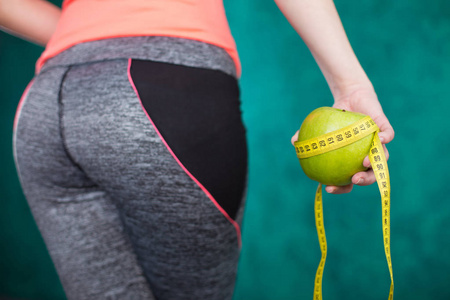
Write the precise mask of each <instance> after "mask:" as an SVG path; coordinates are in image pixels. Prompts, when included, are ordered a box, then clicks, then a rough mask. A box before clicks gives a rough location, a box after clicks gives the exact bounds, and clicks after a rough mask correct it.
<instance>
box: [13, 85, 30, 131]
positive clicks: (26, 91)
mask: <svg viewBox="0 0 450 300" xmlns="http://www.w3.org/2000/svg"><path fill="white" fill-rule="evenodd" d="M33 81H34V79H32V80H31V81H30V82H29V83H28V85H27V87H26V88H25V91H24V92H23V94H22V97H20V100H19V104H18V105H17V109H16V115H15V116H14V123H13V124H14V125H13V131H16V128H17V123H18V122H19V115H20V112H21V111H22V107H23V103H24V102H25V98H26V97H27V95H28V92H29V91H30V88H31V85H32V84H33Z"/></svg>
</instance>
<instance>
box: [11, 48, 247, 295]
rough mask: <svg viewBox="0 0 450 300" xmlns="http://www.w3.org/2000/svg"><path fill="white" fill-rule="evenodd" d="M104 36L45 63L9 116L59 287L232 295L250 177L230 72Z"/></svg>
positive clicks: (83, 291)
mask: <svg viewBox="0 0 450 300" xmlns="http://www.w3.org/2000/svg"><path fill="white" fill-rule="evenodd" d="M111 42H113V43H117V40H115V41H110V42H108V41H105V42H103V47H100V46H101V45H102V44H101V43H100V44H98V43H97V44H95V43H94V45H92V44H91V45H88V46H85V48H84V50H80V49H78V50H77V51H76V52H74V53H76V54H77V55H75V56H74V55H73V54H72V55H71V56H72V57H75V58H74V59H73V61H71V59H69V58H67V57H66V58H64V59H61V57H60V58H58V59H59V60H60V61H59V62H55V61H54V62H53V63H49V64H48V65H47V67H44V69H43V70H42V71H41V72H40V74H38V75H37V76H36V77H35V78H34V80H33V81H32V83H31V84H30V88H29V89H28V90H27V91H26V93H25V94H24V97H23V99H22V101H21V104H20V105H19V109H18V113H17V116H16V124H15V134H14V147H15V151H14V154H15V159H16V165H17V169H18V173H19V176H20V181H21V184H22V187H23V190H24V193H25V196H26V198H27V200H28V203H29V206H30V208H31V211H32V213H33V216H34V218H35V220H36V223H37V225H38V227H39V229H40V232H41V234H42V236H43V238H44V241H45V243H46V245H47V248H48V251H49V253H50V255H51V258H52V260H53V262H54V265H55V267H56V270H57V272H58V275H59V277H60V279H61V282H62V284H63V287H64V290H65V292H66V295H67V297H68V298H69V299H160V300H166V299H174V300H176V299H221V300H224V299H231V298H232V294H233V289H234V282H235V277H236V272H237V262H238V258H239V250H240V224H241V219H242V214H243V203H244V201H243V199H244V196H245V187H246V172H247V171H246V168H247V158H246V156H247V153H246V146H245V130H244V129H243V125H242V122H241V120H240V111H239V104H238V103H239V101H238V99H236V97H237V98H238V92H236V90H235V89H237V83H236V79H235V78H234V77H233V76H232V74H230V72H227V70H226V69H224V68H222V67H220V65H221V63H219V64H215V63H214V62H207V60H205V61H203V62H201V61H202V60H201V59H200V60H198V62H199V63H200V64H210V65H214V66H218V67H217V68H215V70H214V68H213V67H211V66H209V65H206V66H202V65H200V66H195V64H196V62H194V63H187V64H186V65H189V64H191V65H192V64H194V66H180V65H174V64H170V60H171V59H159V60H160V61H164V60H168V62H169V63H167V62H164V63H161V62H151V61H148V60H145V61H140V60H137V59H135V60H133V59H130V58H126V57H123V56H124V55H125V54H126V55H129V57H133V56H132V54H130V53H125V54H124V53H123V52H121V51H120V50H118V49H119V48H120V47H117V46H116V47H110V48H111V49H113V50H111V51H109V50H105V49H107V48H108V47H106V46H108V45H109V44H108V43H111ZM150 42H152V41H150ZM165 42H167V40H166V41H165ZM176 42H177V43H180V41H176ZM137 43H138V44H139V45H138V46H140V47H139V49H142V47H143V45H142V40H138V42H137ZM126 44H127V45H128V46H130V40H127V43H126ZM149 44H151V43H149ZM169 44H170V43H169ZM105 45H106V46H105ZM146 45H147V44H146ZM189 45H190V47H191V50H192V49H194V50H195V47H194V46H195V43H189ZM192 45H194V46H192ZM199 45H200V44H199ZM135 46H136V45H135ZM148 47H153V46H152V45H148ZM200 47H203V48H202V49H203V50H202V51H206V50H205V49H204V47H205V46H204V45H200ZM136 48H138V47H136ZM126 49H128V48H126ZM152 49H154V48H152ZM212 49H213V48H212ZM102 50H103V52H104V53H103V54H101V55H100V57H99V54H98V53H99V52H102ZM127 51H128V50H127ZM213 51H216V52H217V49H213ZM149 52H151V51H149ZM206 52H207V51H206ZM216 52H215V53H216ZM92 53H96V54H95V57H93V56H92ZM179 54H180V53H178V54H171V55H172V56H177V55H179ZM102 55H103V56H102ZM183 55H187V54H186V53H184V54H182V55H181V56H180V55H179V56H177V57H178V58H177V59H178V60H179V57H183ZM135 56H137V58H140V59H143V58H144V59H147V58H145V57H142V55H137V54H136V55H135ZM150 56H151V55H150ZM187 56H188V57H189V55H187ZM68 57H70V55H69V56H68ZM190 57H191V58H192V56H190ZM209 57H211V56H209ZM212 57H214V55H213V56H212ZM216 57H218V56H216ZM150 58H152V57H150ZM216 61H217V60H216ZM177 63H178V61H177ZM222 65H227V64H226V63H225V64H222ZM228 66H229V65H228ZM145 70H149V72H145ZM228 70H230V69H228ZM227 73H228V74H227ZM177 74H182V75H177ZM183 74H184V75H183ZM202 76H203V78H201V77H202ZM197 77H200V79H198V80H197V79H195V78H197ZM207 78H209V79H207ZM194 79H195V80H194ZM186 81H188V83H187V84H185V83H183V82H186ZM202 82H206V83H203V85H206V86H207V87H206V89H203V88H202ZM229 90H232V91H231V92H229ZM224 95H225V96H224ZM196 103H197V104H196ZM201 103H203V104H201ZM205 103H209V105H204V104H205ZM227 103H228V104H227ZM196 105H197V108H195V107H196ZM192 107H194V109H193V110H191V108H192ZM203 107H204V109H203ZM216 107H218V108H217V109H216ZM226 107H229V108H226ZM230 107H231V108H230ZM188 114H191V115H192V116H190V117H189V116H187V115H188ZM222 120H223V124H222V125H220V124H219V125H217V124H216V123H220V122H222ZM227 120H231V121H227ZM227 122H228V123H227ZM235 124H237V125H235ZM233 128H235V129H233ZM216 140H218V141H216ZM183 145H188V146H183ZM230 166H231V167H230Z"/></svg>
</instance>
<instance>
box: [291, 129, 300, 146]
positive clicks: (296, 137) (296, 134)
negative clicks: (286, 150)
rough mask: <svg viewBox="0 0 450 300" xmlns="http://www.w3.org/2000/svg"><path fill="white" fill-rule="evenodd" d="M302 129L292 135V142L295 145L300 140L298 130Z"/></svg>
mask: <svg viewBox="0 0 450 300" xmlns="http://www.w3.org/2000/svg"><path fill="white" fill-rule="evenodd" d="M299 131H300V130H297V132H296V133H295V134H294V135H293V136H292V137H291V144H292V145H294V143H295V142H296V141H297V140H298V132H299Z"/></svg>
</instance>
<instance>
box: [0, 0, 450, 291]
mask: <svg viewBox="0 0 450 300" xmlns="http://www.w3.org/2000/svg"><path fill="white" fill-rule="evenodd" d="M335 3H336V6H337V8H338V11H339V12H340V15H341V18H342V21H343V23H344V27H345V28H346V31H347V34H348V36H349V39H350V41H351V43H352V45H353V47H354V49H355V52H356V53H357V55H358V57H359V59H360V61H361V64H362V65H363V67H364V68H365V70H366V72H367V73H368V75H369V77H370V78H371V80H372V82H373V84H374V86H375V88H376V91H377V93H378V96H379V99H380V101H381V103H382V105H383V107H384V110H385V113H386V115H387V116H388V117H389V119H390V121H391V123H392V125H393V126H394V129H395V130H396V137H395V139H394V141H393V142H392V143H391V144H389V146H388V149H389V152H390V160H389V167H390V174H391V183H392V187H393V190H392V207H391V226H392V227H391V237H392V244H391V248H392V260H393V267H394V277H395V299H407V300H415V299H420V300H424V299H433V300H440V299H445V300H448V299H450V287H449V285H448V283H449V282H450V234H449V232H448V227H449V226H450V203H449V202H448V198H449V197H448V192H447V188H446V186H445V185H446V184H447V181H448V180H447V172H448V171H447V170H448V167H449V166H450V159H449V156H448V155H447V152H448V149H449V148H450V139H449V135H448V128H446V127H447V126H448V125H449V124H448V123H449V121H448V120H449V117H448V110H449V109H450V103H449V100H450V91H449V89H448V87H449V85H450V59H449V58H450V2H449V1H447V0H434V1H429V2H427V1H419V0H397V1H387V0H377V1H375V0H367V1H359V2H355V1H351V0H337V1H335ZM225 4H226V9H227V15H228V19H229V22H230V26H231V29H232V32H233V34H234V36H235V39H236V42H237V45H238V50H239V52H240V56H241V60H242V65H243V75H242V78H241V81H240V85H241V89H242V102H243V104H242V107H243V111H244V120H245V123H246V126H247V130H248V141H249V149H250V182H249V194H248V200H247V208H246V214H245V221H244V225H243V249H242V256H241V262H240V267H239V276H238V281H237V286H236V294H235V300H253V299H255V300H264V299H268V300H269V299H271V300H278V299H279V300H285V299H286V300H288V299H292V300H294V299H311V298H312V290H313V285H314V283H313V281H314V275H315V271H316V268H317V265H318V262H319V259H320V250H319V246H318V242H317V235H316V232H315V226H314V214H313V199H314V192H315V188H316V183H315V182H312V181H311V180H309V179H308V178H307V177H306V176H305V175H304V174H303V173H302V171H301V168H300V166H299V164H298V162H297V159H296V157H295V152H294V150H293V147H292V146H291V144H290V138H291V136H292V134H293V133H294V132H295V131H296V130H297V129H298V128H299V126H300V124H301V121H302V120H303V118H304V117H305V116H306V115H307V114H308V113H309V112H310V111H312V110H313V109H315V108H317V107H320V106H331V105H332V98H331V94H330V92H329V90H328V87H327V85H326V83H325V80H324V78H323V76H322V75H321V73H320V71H319V69H318V67H317V66H316V64H315V62H314V60H313V59H312V56H311V55H310V53H309V52H308V49H307V48H306V47H305V45H304V44H303V42H302V41H301V39H300V38H299V37H298V36H297V34H296V33H295V32H294V30H293V29H292V28H291V27H290V26H289V24H288V22H287V21H286V20H285V19H284V17H283V16H282V14H281V13H280V12H279V11H278V9H277V7H276V5H275V4H274V3H273V2H272V1H266V0H258V1H235V0H225ZM41 51H42V48H40V47H38V46H35V45H32V44H29V43H27V42H24V41H21V40H20V39H18V38H15V37H12V36H9V35H7V34H5V33H0V97H1V100H0V106H1V107H0V122H1V123H0V134H1V136H0V137H1V139H0V166H1V169H0V170H1V171H0V298H2V297H5V298H6V297H10V298H15V299H49V300H50V299H64V293H63V291H62V288H61V286H60V283H59V281H58V279H57V276H56V274H55V271H54V268H53V266H52V263H51V261H50V259H49V257H48V254H47V252H46V249H45V246H44V244H43V242H42V239H41V237H40V235H39V233H38V231H37V229H36V226H35V224H34V221H33V219H32V216H31V214H30V212H29V209H28V206H27V204H26V201H25V199H24V197H23V195H22V192H21V190H20V186H19V182H18V178H17V175H16V172H15V167H14V160H13V156H12V125H13V119H14V113H15V109H16V106H17V104H18V101H19V98H20V96H21V94H22V91H23V90H24V88H25V86H26V84H27V83H28V81H29V80H30V79H31V78H32V75H33V68H34V63H35V61H36V59H37V57H38V56H39V54H40V52H41ZM324 217H325V225H326V231H327V239H328V258H327V264H326V267H325V274H324V282H323V294H324V299H330V300H331V299H345V300H352V299H365V300H371V299H387V296H388V291H389V284H390V278H389V273H388V269H387V265H386V259H385V257H384V251H383V244H382V232H381V204H380V196H379V193H378V190H377V187H376V186H375V185H372V186H370V187H364V188H362V187H356V188H355V189H354V190H353V192H352V193H351V194H346V195H328V194H326V195H324Z"/></svg>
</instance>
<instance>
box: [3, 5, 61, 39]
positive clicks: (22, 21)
mask: <svg viewBox="0 0 450 300" xmlns="http://www.w3.org/2000/svg"><path fill="white" fill-rule="evenodd" d="M60 15H61V10H60V9H59V8H58V7H57V6H55V5H53V4H51V3H50V2H47V1H44V0H0V28H1V29H2V30H5V31H7V32H9V33H11V34H14V35H16V36H19V37H21V38H24V39H26V40H29V41H31V42H34V43H36V44H39V45H42V46H45V45H46V44H47V42H48V41H49V39H50V37H51V36H52V34H53V32H54V31H55V29H56V24H57V22H58V20H59V17H60Z"/></svg>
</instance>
